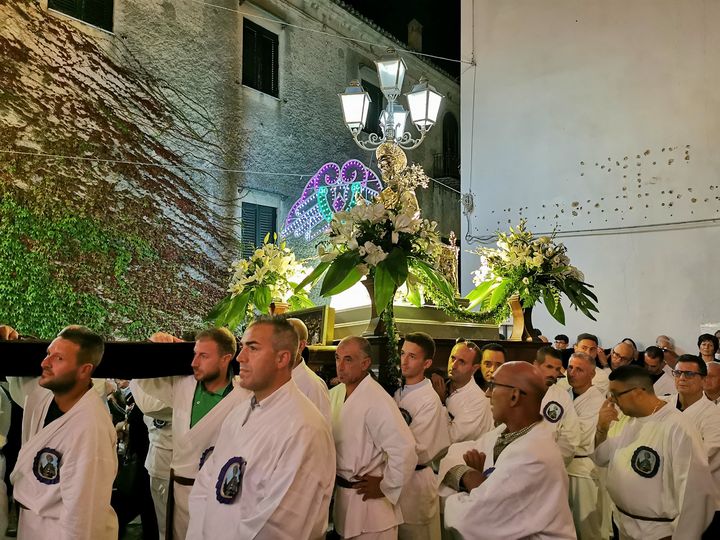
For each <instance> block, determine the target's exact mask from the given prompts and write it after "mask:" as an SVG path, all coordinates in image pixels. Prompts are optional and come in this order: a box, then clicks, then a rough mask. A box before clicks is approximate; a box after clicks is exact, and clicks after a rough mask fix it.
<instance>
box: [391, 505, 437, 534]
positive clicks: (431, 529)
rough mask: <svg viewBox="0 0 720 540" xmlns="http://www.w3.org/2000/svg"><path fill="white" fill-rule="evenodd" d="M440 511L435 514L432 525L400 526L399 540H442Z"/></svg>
mask: <svg viewBox="0 0 720 540" xmlns="http://www.w3.org/2000/svg"><path fill="white" fill-rule="evenodd" d="M440 539H441V533H440V511H439V510H438V511H437V512H435V515H434V516H433V518H432V520H431V521H430V523H422V524H415V523H403V524H402V525H400V526H398V540H440Z"/></svg>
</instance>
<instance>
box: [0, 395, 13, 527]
mask: <svg viewBox="0 0 720 540" xmlns="http://www.w3.org/2000/svg"><path fill="white" fill-rule="evenodd" d="M11 415H12V403H11V400H10V398H9V397H8V396H7V394H6V393H5V391H4V390H3V389H1V388H0V533H2V531H4V530H5V529H7V526H8V498H7V486H6V485H5V467H6V464H5V456H4V455H3V454H2V451H1V450H2V448H4V447H5V443H7V436H8V432H9V431H10V418H11Z"/></svg>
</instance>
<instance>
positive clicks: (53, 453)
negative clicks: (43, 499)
mask: <svg viewBox="0 0 720 540" xmlns="http://www.w3.org/2000/svg"><path fill="white" fill-rule="evenodd" d="M61 461H62V454H61V453H60V452H58V451H57V450H55V449H54V448H47V447H46V448H43V449H42V450H40V451H39V452H38V453H37V454H36V455H35V459H34V460H33V474H34V475H35V478H37V479H38V482H41V483H43V484H48V485H52V484H57V483H58V482H60V464H61V463H60V462H61Z"/></svg>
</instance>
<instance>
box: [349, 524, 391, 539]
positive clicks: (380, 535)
mask: <svg viewBox="0 0 720 540" xmlns="http://www.w3.org/2000/svg"><path fill="white" fill-rule="evenodd" d="M397 537H398V528H397V526H395V527H392V528H390V529H385V530H384V531H379V532H369V533H363V534H359V535H357V536H353V537H352V538H345V539H344V540H397Z"/></svg>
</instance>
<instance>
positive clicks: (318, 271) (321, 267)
mask: <svg viewBox="0 0 720 540" xmlns="http://www.w3.org/2000/svg"><path fill="white" fill-rule="evenodd" d="M330 262H331V261H326V262H321V263H320V264H318V265H317V266H316V267H315V269H314V270H313V271H312V272H310V275H308V276H307V277H306V278H305V279H303V280H302V281H301V282H300V284H298V285H297V287H295V292H297V291H299V290H300V289H304V288H305V287H306V286H307V285H308V283H312V284H313V285H314V284H315V282H316V281H317V280H318V279H320V276H322V275H323V274H324V273H325V270H327V269H328V266H330Z"/></svg>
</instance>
